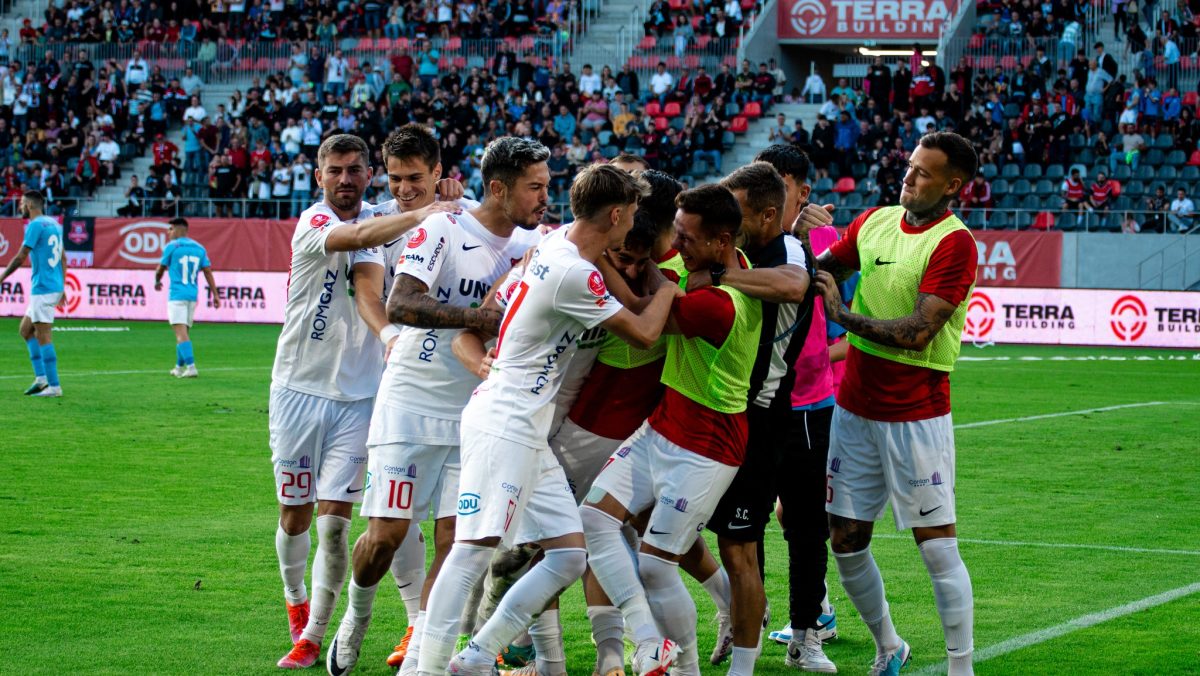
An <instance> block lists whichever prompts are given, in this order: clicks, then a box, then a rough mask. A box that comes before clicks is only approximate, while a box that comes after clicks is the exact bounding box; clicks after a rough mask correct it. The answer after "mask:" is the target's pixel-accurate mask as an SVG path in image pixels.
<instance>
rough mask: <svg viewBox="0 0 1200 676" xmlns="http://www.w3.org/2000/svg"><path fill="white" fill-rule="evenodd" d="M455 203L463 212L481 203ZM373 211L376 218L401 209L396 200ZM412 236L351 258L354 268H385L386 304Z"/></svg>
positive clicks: (359, 253) (408, 233)
mask: <svg viewBox="0 0 1200 676" xmlns="http://www.w3.org/2000/svg"><path fill="white" fill-rule="evenodd" d="M455 203H457V204H458V206H460V207H462V208H463V211H466V210H468V209H474V208H475V207H477V206H479V202H476V201H475V200H469V199H466V198H463V199H460V200H455ZM371 210H372V211H374V212H375V215H376V216H394V215H396V214H399V213H400V207H399V206H397V204H396V200H394V199H390V200H388V201H386V202H380V203H379V204H376V205H375V206H373V207H371ZM410 234H412V231H411V230H410V231H408V232H406V233H404V234H403V235H400V236H399V237H397V238H396V239H394V240H392V241H390V242H388V243H387V244H384V245H383V246H380V247H372V248H370V249H359V250H358V251H355V252H354V254H353V255H351V257H350V265H352V266H353V265H355V264H357V263H378V264H379V265H382V266H383V296H382V297H383V301H384V302H385V303H386V302H387V297H388V294H389V293H391V292H392V284H394V283H395V281H396V265H397V264H399V263H400V261H401V260H403V258H404V243H405V242H407V241H408V236H409V235H410Z"/></svg>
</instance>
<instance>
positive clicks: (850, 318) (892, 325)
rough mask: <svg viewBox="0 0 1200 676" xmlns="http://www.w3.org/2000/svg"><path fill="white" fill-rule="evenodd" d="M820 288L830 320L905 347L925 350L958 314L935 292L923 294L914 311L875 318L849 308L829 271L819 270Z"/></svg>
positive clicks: (895, 345) (863, 336)
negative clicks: (900, 315)
mask: <svg viewBox="0 0 1200 676" xmlns="http://www.w3.org/2000/svg"><path fill="white" fill-rule="evenodd" d="M817 288H818V289H819V290H820V292H821V295H822V296H824V297H825V314H826V316H828V317H829V319H830V320H832V321H834V322H837V323H838V324H841V325H842V326H844V327H845V328H846V330H847V331H849V332H850V333H853V334H855V335H857V336H860V337H862V338H866V339H867V340H870V341H873V342H876V343H879V344H880V345H889V346H891V347H899V348H902V349H905V350H924V349H925V346H926V345H928V344H929V341H931V340H933V337H934V336H936V335H937V332H938V331H941V330H942V326H943V325H945V323H946V320H948V319H950V316H951V315H953V314H954V306H953V305H951V304H950V303H948V302H947V301H945V300H943V299H941V298H939V297H937V296H935V295H933V294H931V293H919V294H917V302H916V306H915V307H914V308H913V311H912V314H910V315H908V316H905V317H899V318H897V319H873V318H871V317H864V316H862V315H858V314H854V313H853V312H850V311H849V310H847V309H846V306H845V305H843V304H842V294H841V292H839V291H838V287H837V284H836V283H835V282H834V277H833V275H831V274H830V273H829V272H827V271H825V270H822V271H820V272H818V273H817Z"/></svg>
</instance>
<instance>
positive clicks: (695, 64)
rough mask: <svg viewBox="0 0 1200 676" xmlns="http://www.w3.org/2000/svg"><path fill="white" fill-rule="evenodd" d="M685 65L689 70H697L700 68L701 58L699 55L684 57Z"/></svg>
mask: <svg viewBox="0 0 1200 676" xmlns="http://www.w3.org/2000/svg"><path fill="white" fill-rule="evenodd" d="M683 65H684V67H685V68H687V69H689V70H696V69H697V68H699V67H700V56H699V55H698V54H688V55H686V56H684V57H683Z"/></svg>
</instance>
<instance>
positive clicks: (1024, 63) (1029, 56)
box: [1021, 54, 1033, 68]
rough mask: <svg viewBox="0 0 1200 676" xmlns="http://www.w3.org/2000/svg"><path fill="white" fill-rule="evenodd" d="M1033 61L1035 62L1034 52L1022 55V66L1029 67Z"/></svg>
mask: <svg viewBox="0 0 1200 676" xmlns="http://www.w3.org/2000/svg"><path fill="white" fill-rule="evenodd" d="M1031 63H1033V54H1026V55H1025V56H1022V57H1021V65H1022V66H1025V67H1026V68H1028V67H1029V64H1031Z"/></svg>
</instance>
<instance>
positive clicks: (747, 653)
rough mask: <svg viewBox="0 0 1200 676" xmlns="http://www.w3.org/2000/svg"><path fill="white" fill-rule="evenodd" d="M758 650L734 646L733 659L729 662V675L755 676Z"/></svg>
mask: <svg viewBox="0 0 1200 676" xmlns="http://www.w3.org/2000/svg"><path fill="white" fill-rule="evenodd" d="M757 659H758V651H757V650H755V649H754V648H739V647H737V646H734V647H733V659H732V660H730V662H729V676H754V661H755V660H757Z"/></svg>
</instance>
